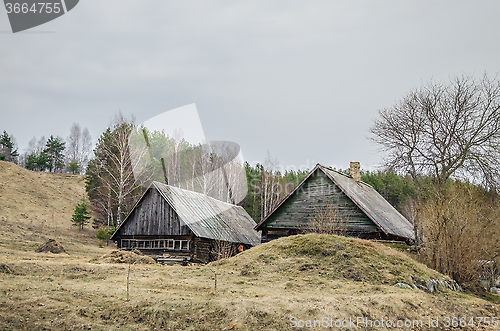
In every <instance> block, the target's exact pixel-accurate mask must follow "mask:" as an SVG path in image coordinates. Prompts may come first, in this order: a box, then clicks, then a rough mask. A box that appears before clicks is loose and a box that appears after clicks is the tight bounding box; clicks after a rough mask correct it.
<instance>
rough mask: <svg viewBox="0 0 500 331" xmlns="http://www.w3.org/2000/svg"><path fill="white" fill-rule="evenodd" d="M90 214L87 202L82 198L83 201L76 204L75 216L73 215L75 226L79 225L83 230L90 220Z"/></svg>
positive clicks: (72, 220) (72, 219)
mask: <svg viewBox="0 0 500 331" xmlns="http://www.w3.org/2000/svg"><path fill="white" fill-rule="evenodd" d="M89 219H90V215H89V212H88V211H87V204H86V203H85V202H84V201H83V200H82V202H81V203H79V204H77V205H76V206H75V212H74V213H73V217H71V222H73V225H74V226H79V227H80V229H81V230H83V227H84V226H85V225H86V224H87V223H88V222H89Z"/></svg>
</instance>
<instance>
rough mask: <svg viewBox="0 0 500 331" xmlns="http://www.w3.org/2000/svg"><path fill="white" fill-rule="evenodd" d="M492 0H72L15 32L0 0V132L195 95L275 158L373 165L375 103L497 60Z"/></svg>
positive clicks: (230, 130)
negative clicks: (57, 13) (59, 12)
mask: <svg viewBox="0 0 500 331" xmlns="http://www.w3.org/2000/svg"><path fill="white" fill-rule="evenodd" d="M499 12H500V2H499V1H497V0H492V1H486V0H475V1H463V0H454V1H446V0H441V1H427V0H418V1H417V0H415V1H412V0H377V1H374V0H371V1H361V0H350V1H335V0H325V1H320V0H308V1H295V0H284V1H281V0H273V1H269V0H252V1H250V0H246V1H239V0H230V1H194V0H191V1H171V0H163V1H152V0H141V1H138V0H137V1H134V0H129V1H123V0H106V1H102V0H101V1H98V0H81V1H80V2H79V3H78V5H77V6H76V7H75V8H74V9H73V10H71V11H70V12H68V13H67V14H65V15H63V16H61V17H59V18H57V19H55V20H53V21H51V22H48V23H46V24H43V25H40V26H38V27H35V28H32V29H30V30H27V31H25V32H19V33H15V34H13V33H12V31H11V29H10V25H9V21H8V18H7V14H6V9H5V8H4V7H1V8H0V60H1V61H0V131H3V130H6V131H7V132H8V133H9V134H12V135H13V136H14V137H15V139H16V140H17V143H18V147H19V151H20V152H21V153H22V152H23V151H24V150H25V149H26V147H27V145H28V141H29V140H30V139H32V138H33V137H34V136H35V137H36V138H37V139H38V138H40V137H41V136H45V137H46V138H47V137H49V136H50V135H54V136H56V135H59V136H61V137H63V138H67V137H68V135H69V130H70V127H71V125H72V124H73V123H79V124H80V125H81V126H82V127H83V128H88V129H89V131H90V134H91V135H92V137H93V139H94V141H96V140H97V138H98V137H99V135H100V134H101V133H102V132H103V131H104V130H105V129H106V128H107V127H108V125H110V122H111V119H112V118H113V116H114V115H115V114H117V113H118V112H119V111H121V112H122V113H123V114H124V115H125V116H130V115H133V116H134V117H135V118H136V122H137V123H142V122H144V121H147V120H148V119H150V118H152V117H154V116H157V115H160V114H162V113H164V112H166V111H168V110H171V109H175V108H178V107H182V106H186V105H190V104H196V108H197V110H198V114H199V118H200V121H201V124H202V126H203V131H204V135H205V137H206V139H207V140H208V141H232V142H235V143H237V144H239V145H240V147H241V151H242V153H243V156H244V158H245V159H246V160H247V161H249V162H251V163H256V162H263V161H264V159H265V158H266V156H267V155H268V153H269V154H270V155H271V156H272V157H273V158H276V159H277V160H278V161H279V163H280V164H281V165H282V166H283V168H284V169H286V168H288V169H294V168H295V169H297V168H309V169H311V168H312V167H314V165H315V164H316V163H321V164H324V165H331V166H334V167H337V168H344V169H345V168H348V166H349V162H350V161H359V162H361V167H362V169H365V170H366V169H371V170H373V169H376V168H377V166H378V165H380V164H381V163H382V160H383V156H384V154H383V153H382V152H381V151H380V150H379V148H378V146H376V145H375V144H374V143H372V142H371V141H370V140H369V139H368V138H369V132H368V130H369V128H370V126H372V125H373V121H374V119H376V118H377V114H378V110H380V109H382V108H386V107H390V106H392V105H393V104H395V103H396V102H397V101H398V100H399V99H401V98H403V97H404V96H405V95H406V94H407V93H408V92H409V91H411V90H412V89H415V88H418V87H420V86H422V85H425V84H427V83H428V82H429V81H431V80H434V81H438V82H440V81H448V80H449V79H450V78H452V77H454V76H457V75H464V74H465V75H472V76H475V77H480V76H482V75H483V74H484V73H487V74H488V75H491V76H495V75H496V74H498V73H499V72H500V68H499V65H500V61H499V59H500V20H499V19H498V13H499Z"/></svg>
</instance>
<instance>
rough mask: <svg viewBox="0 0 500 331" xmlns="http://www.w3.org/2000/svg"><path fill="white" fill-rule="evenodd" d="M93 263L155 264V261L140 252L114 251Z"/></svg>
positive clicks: (93, 260)
mask: <svg viewBox="0 0 500 331" xmlns="http://www.w3.org/2000/svg"><path fill="white" fill-rule="evenodd" d="M90 262H92V263H129V262H130V263H132V264H155V263H156V262H155V260H153V259H152V258H150V257H149V256H145V255H142V254H141V252H140V251H138V250H134V251H131V252H129V251H121V250H118V249H116V250H114V251H112V252H111V253H109V254H105V255H103V256H101V257H97V258H95V259H92V260H90Z"/></svg>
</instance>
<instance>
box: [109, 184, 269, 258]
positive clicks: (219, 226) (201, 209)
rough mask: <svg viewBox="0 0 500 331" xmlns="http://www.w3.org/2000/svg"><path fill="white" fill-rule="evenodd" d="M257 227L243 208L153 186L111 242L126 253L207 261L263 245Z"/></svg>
mask: <svg viewBox="0 0 500 331" xmlns="http://www.w3.org/2000/svg"><path fill="white" fill-rule="evenodd" d="M255 225H256V223H255V221H254V220H253V219H252V218H251V217H250V215H248V213H247V212H246V211H245V210H244V209H243V208H242V207H240V206H236V205H232V204H229V203H225V202H222V201H219V200H216V199H214V198H211V197H209V196H206V195H204V194H201V193H197V192H193V191H188V190H184V189H180V188H177V187H173V186H169V185H165V184H162V183H159V182H153V183H152V184H151V186H150V187H149V188H148V190H147V191H146V192H145V193H144V195H143V196H142V197H141V199H140V200H139V201H138V203H137V204H136V206H135V207H134V208H133V209H132V211H131V212H130V213H129V215H128V216H127V217H126V218H125V220H124V221H123V222H122V223H121V224H120V226H119V227H118V229H117V230H116V231H115V233H114V234H113V236H112V237H111V239H112V240H114V241H115V242H116V243H117V246H118V247H119V248H122V249H139V250H140V251H142V252H145V253H150V254H156V255H161V254H164V253H169V254H170V255H176V256H186V257H188V256H189V257H190V258H191V259H192V260H194V261H198V262H209V261H210V260H213V259H215V258H216V255H217V254H215V255H214V253H215V250H216V249H219V248H220V247H221V246H224V245H225V247H226V249H227V247H230V248H232V249H233V251H235V248H239V249H240V250H241V249H248V248H250V247H252V246H255V245H258V244H260V233H258V232H257V231H256V230H254V227H255Z"/></svg>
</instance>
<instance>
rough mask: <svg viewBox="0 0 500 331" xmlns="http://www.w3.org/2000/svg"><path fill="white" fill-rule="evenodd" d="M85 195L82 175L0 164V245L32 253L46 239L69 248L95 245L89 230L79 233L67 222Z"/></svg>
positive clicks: (0, 162)
mask: <svg viewBox="0 0 500 331" xmlns="http://www.w3.org/2000/svg"><path fill="white" fill-rule="evenodd" d="M85 196H86V194H85V182H84V178H83V176H79V175H69V174H58V173H48V172H35V171H30V170H26V169H23V168H21V167H19V166H17V165H15V164H13V163H10V162H4V161H0V233H2V235H1V236H0V246H1V247H5V248H14V249H19V250H32V249H33V248H34V247H36V246H38V245H39V244H41V243H43V242H45V241H47V239H48V238H54V239H57V240H58V241H60V242H61V243H62V244H63V246H65V247H66V246H67V247H68V248H69V249H72V246H74V245H78V247H80V244H91V243H94V242H97V241H96V239H95V235H94V234H93V231H91V230H90V229H87V230H84V231H79V230H78V229H77V228H76V227H74V226H72V223H71V215H72V214H73V211H74V208H75V205H76V204H77V203H78V202H79V201H80V200H81V199H82V198H84V197H85Z"/></svg>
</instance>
